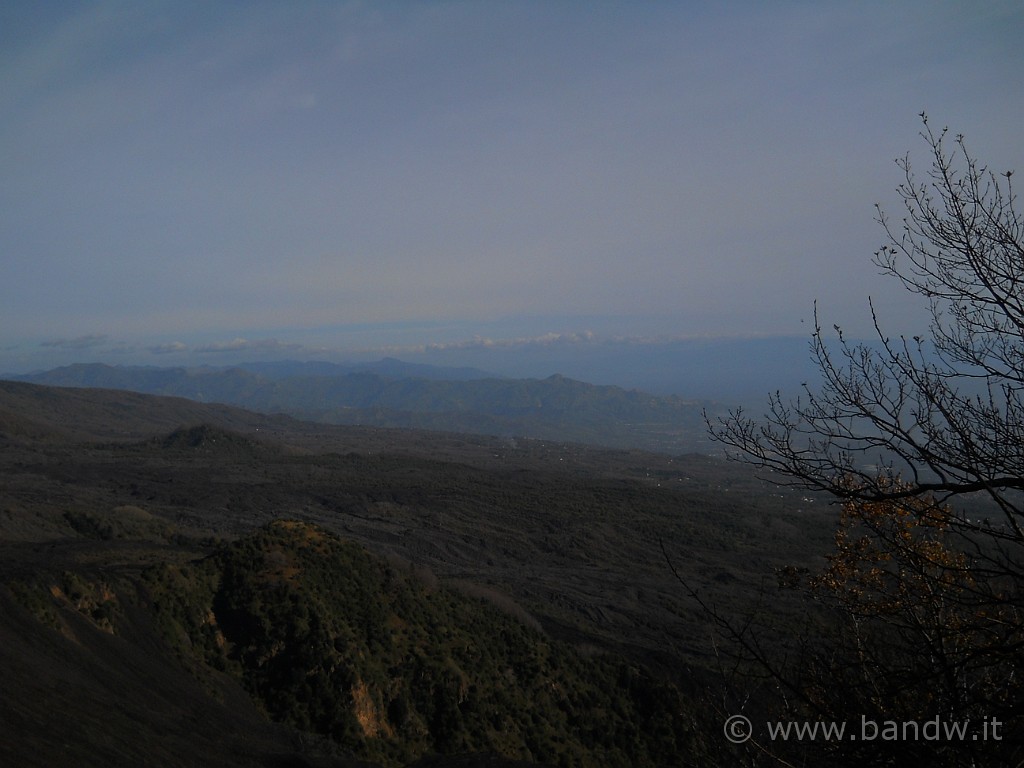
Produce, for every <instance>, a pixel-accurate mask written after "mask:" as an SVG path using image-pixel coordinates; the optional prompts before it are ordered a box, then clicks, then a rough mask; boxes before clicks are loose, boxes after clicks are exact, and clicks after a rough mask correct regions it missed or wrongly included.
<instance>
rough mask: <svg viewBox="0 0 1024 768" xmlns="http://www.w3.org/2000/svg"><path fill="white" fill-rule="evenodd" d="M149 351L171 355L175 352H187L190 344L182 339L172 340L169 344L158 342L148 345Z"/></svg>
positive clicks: (155, 353)
mask: <svg viewBox="0 0 1024 768" xmlns="http://www.w3.org/2000/svg"><path fill="white" fill-rule="evenodd" d="M146 350H147V351H148V352H152V353H153V354H154V355H169V354H173V353H175V352H187V351H188V344H184V343H182V342H180V341H172V342H170V343H169V344H156V345H154V346H152V347H146Z"/></svg>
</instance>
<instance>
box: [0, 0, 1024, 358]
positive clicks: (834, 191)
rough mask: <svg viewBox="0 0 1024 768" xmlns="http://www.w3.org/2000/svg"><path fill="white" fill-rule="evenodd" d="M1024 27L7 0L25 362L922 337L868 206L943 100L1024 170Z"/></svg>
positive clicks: (931, 12) (1, 57)
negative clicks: (817, 331)
mask: <svg viewBox="0 0 1024 768" xmlns="http://www.w3.org/2000/svg"><path fill="white" fill-rule="evenodd" d="M1022 40H1024V5H1022V4H1021V3H1020V2H1018V1H1017V0H1008V1H1007V2H984V1H980V0H971V1H970V2H903V1H900V2H893V0H884V1H882V2H843V3H839V2H770V3H768V2H745V3H744V2H736V3H697V2H674V3H669V2H645V3H632V2H630V3H626V2H622V3H612V2H548V1H544V2H500V3H499V2H417V3H413V2H315V3H314V2H182V0H172V1H171V2H139V1H138V0H125V1H124V2H89V3H84V2H83V3H78V2H52V3H37V2H19V1H18V0H7V2H4V3H3V4H2V5H0V371H4V370H6V371H19V370H26V369H28V368H32V367H42V366H46V365H49V364H56V363H58V362H68V361H71V360H100V359H102V360H107V361H111V362H117V361H123V362H144V363H146V362H148V363H154V364H171V363H178V362H182V361H186V360H189V361H195V360H199V359H211V360H212V359H214V357H217V358H218V359H224V358H226V357H227V356H229V355H230V354H236V355H239V356H242V357H244V358H247V359H255V358H258V357H270V356H273V355H286V356H301V355H303V354H310V355H313V356H319V357H330V356H332V355H333V356H335V357H338V356H341V357H344V356H345V355H346V354H348V353H350V352H352V351H354V350H360V349H366V348H371V349H377V348H378V347H384V346H385V345H390V346H391V347H392V349H399V350H400V349H403V348H405V346H406V345H416V344H429V343H455V344H458V343H466V342H467V341H470V340H472V339H474V338H478V337H479V338H487V339H493V340H496V341H499V342H502V343H506V342H507V340H509V339H528V338H532V337H541V336H544V335H545V334H577V335H575V336H569V338H572V339H586V338H590V336H589V335H588V333H589V334H593V335H594V337H598V338H606V337H611V336H644V337H662V336H664V337H669V336H691V335H696V336H699V335H747V334H804V333H807V332H808V322H809V320H810V317H811V311H812V303H813V302H814V300H816V299H817V300H818V303H819V307H820V308H821V310H822V314H823V316H824V317H825V319H826V320H827V321H828V322H829V323H830V324H831V323H832V322H839V323H841V324H843V325H844V326H845V327H847V328H849V329H850V330H851V331H853V332H854V333H860V332H864V331H865V330H866V328H867V326H866V323H865V320H866V318H867V304H866V302H867V298H868V296H869V295H871V296H875V297H877V298H878V299H879V301H880V308H881V311H882V316H883V319H886V320H889V321H890V323H892V324H893V325H899V324H903V325H906V326H908V327H910V326H912V325H913V316H912V314H910V313H909V310H908V309H907V306H906V303H905V302H904V301H903V297H902V294H901V293H900V291H899V289H898V288H897V287H896V286H893V285H890V284H889V283H888V282H886V281H885V280H884V279H882V278H880V277H879V276H878V275H877V274H876V269H875V268H874V267H873V266H872V265H871V263H870V255H871V253H872V251H873V250H874V249H875V247H877V246H878V245H879V244H880V242H881V235H880V231H879V229H878V227H877V225H876V224H875V223H874V221H873V218H872V217H873V214H874V211H873V207H872V206H873V204H874V203H875V202H881V203H883V204H885V205H886V206H887V207H888V208H890V209H893V210H894V212H895V207H896V206H895V204H896V200H895V195H894V192H893V190H894V188H895V186H896V185H897V184H898V183H899V181H900V175H899V171H898V169H897V168H896V166H895V165H894V163H893V159H894V158H895V157H896V156H898V155H902V154H903V153H905V152H907V151H910V152H911V155H912V157H917V158H919V162H920V165H921V167H922V170H923V169H924V167H925V164H926V162H927V157H926V155H925V154H924V149H925V147H924V145H923V143H922V142H921V140H920V139H919V138H918V136H917V132H918V130H919V128H920V125H919V122H918V118H917V113H918V112H920V111H921V110H927V111H928V112H929V113H930V115H931V117H932V121H933V123H936V124H948V125H949V126H950V127H951V128H952V129H953V130H954V131H957V132H963V133H965V134H966V135H967V138H968V141H969V143H970V145H971V147H972V148H973V149H974V151H975V153H976V154H977V155H979V156H980V157H981V158H982V159H983V160H986V161H988V162H989V163H991V164H992V165H993V166H995V167H996V168H997V169H999V170H1004V169H1007V168H1016V169H1019V170H1024V143H1022V140H1021V139H1022V136H1024V133H1022V128H1024V45H1022V44H1021V42H1022ZM581 343H583V342H581ZM204 354H206V355H207V356H208V357H207V358H204V357H203V355H204Z"/></svg>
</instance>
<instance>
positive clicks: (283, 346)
mask: <svg viewBox="0 0 1024 768" xmlns="http://www.w3.org/2000/svg"><path fill="white" fill-rule="evenodd" d="M301 349H303V346H302V345H301V344H295V343H291V342H285V341H278V340H277V339H257V340H255V341H250V340H249V339H241V338H236V339H232V340H231V341H219V342H214V343H212V344H207V345H205V346H202V347H196V352H198V353H200V354H219V353H223V352H295V351H298V350H301Z"/></svg>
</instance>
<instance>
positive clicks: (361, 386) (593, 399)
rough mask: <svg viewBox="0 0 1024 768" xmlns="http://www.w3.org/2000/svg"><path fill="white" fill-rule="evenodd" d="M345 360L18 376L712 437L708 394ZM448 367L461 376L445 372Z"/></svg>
mask: <svg viewBox="0 0 1024 768" xmlns="http://www.w3.org/2000/svg"><path fill="white" fill-rule="evenodd" d="M345 370H346V369H344V368H341V367H338V366H333V367H332V366H330V365H329V364H320V365H318V364H312V363H309V364H305V365H300V364H291V365H283V364H264V365H259V364H250V365H249V366H247V367H245V368H229V369H212V368H195V369H190V368H143V367H118V366H108V365H100V364H79V365H72V366H68V367H66V368H57V369H54V370H52V371H47V372H44V373H38V374H33V375H31V376H21V377H18V379H19V380H22V381H29V382H32V383H37V384H47V385H51V386H61V387H95V388H107V389H123V390H130V391H135V392H143V393H147V394H158V395H173V396H177V397H185V398H188V399H191V400H197V401H200V402H218V403H226V404H229V405H235V406H239V407H243V408H247V409H250V410H255V411H262V412H266V413H276V412H280V413H287V414H291V415H293V416H296V417H299V418H302V419H306V420H312V421H319V422H324V423H330V424H362V425H368V426H378V427H397V428H403V429H430V430H442V431H449V432H462V433H474V434H487V435H499V436H508V437H532V438H539V439H546V440H561V441H570V442H582V443H590V444H595V445H607V446H613V447H620V448H643V449H646V450H658V451H664V452H669V453H682V452H689V451H696V450H701V449H705V450H706V449H707V447H708V442H707V440H706V438H705V430H704V422H703V418H702V407H701V404H700V403H697V402H694V401H688V400H684V399H682V398H679V397H674V396H668V397H657V396H654V395H649V394H645V393H643V392H639V391H636V390H625V389H621V388H619V387H612V386H595V385H592V384H586V383H584V382H580V381H574V380H572V379H567V378H565V377H563V376H557V375H556V376H551V377H549V378H546V379H500V378H478V377H474V374H473V372H472V371H471V370H467V369H436V370H435V369H431V368H430V367H429V366H415V365H407V364H401V363H399V361H387V360H385V361H382V362H381V363H380V364H378V365H377V366H373V367H371V368H370V369H368V370H360V371H349V372H338V371H345ZM430 371H433V374H432V375H430V376H429V377H428V372H430ZM310 372H312V373H310ZM442 375H450V376H454V377H456V378H450V379H440V378H438V377H439V376H442Z"/></svg>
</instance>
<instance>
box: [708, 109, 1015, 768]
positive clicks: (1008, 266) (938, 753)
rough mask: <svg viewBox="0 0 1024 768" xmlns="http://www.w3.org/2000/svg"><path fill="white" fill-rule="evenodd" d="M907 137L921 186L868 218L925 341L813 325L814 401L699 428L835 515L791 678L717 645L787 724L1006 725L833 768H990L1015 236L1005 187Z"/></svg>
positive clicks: (796, 583)
mask: <svg viewBox="0 0 1024 768" xmlns="http://www.w3.org/2000/svg"><path fill="white" fill-rule="evenodd" d="M921 118H922V122H923V130H922V132H921V136H922V138H923V139H924V140H925V142H926V143H927V146H928V150H929V154H930V167H929V168H928V171H927V172H926V174H925V175H924V177H923V178H919V177H918V176H917V175H916V174H915V172H914V170H913V169H912V167H911V163H910V159H909V156H906V157H904V158H902V159H900V160H898V161H897V163H898V165H899V167H900V168H901V170H902V172H903V175H904V181H903V183H902V184H900V186H899V187H898V191H899V194H900V197H901V199H902V202H903V206H904V215H903V216H902V217H899V218H898V219H893V218H890V217H889V216H888V215H887V214H885V213H884V212H883V211H882V210H881V209H880V208H879V209H878V216H877V221H878V223H879V224H880V225H881V227H882V228H883V230H884V232H885V235H886V242H885V244H884V245H883V246H882V247H881V248H880V249H879V250H878V251H876V253H875V255H874V263H875V264H876V265H877V266H878V267H880V268H881V270H882V271H883V273H886V274H888V275H890V276H892V277H895V278H896V279H898V280H900V281H901V283H902V284H903V286H904V287H905V288H906V289H907V290H908V291H909V292H910V293H912V294H915V295H917V296H919V297H922V298H923V299H924V300H925V301H927V303H928V306H929V308H930V318H931V319H930V324H929V329H928V333H927V334H926V335H924V336H914V337H911V338H907V337H905V336H900V337H898V338H891V337H890V336H888V335H887V334H886V333H885V332H884V331H883V329H882V327H881V324H880V322H879V320H878V317H877V315H876V313H875V309H874V307H873V306H872V307H871V314H872V319H873V322H874V327H875V330H876V332H877V339H876V340H874V341H873V342H871V343H855V342H852V341H849V340H848V339H847V338H846V337H845V336H844V335H843V333H842V331H841V329H839V328H835V330H836V333H837V338H836V339H835V340H834V341H832V340H828V339H827V338H826V336H825V334H824V333H823V331H822V328H821V325H820V323H819V320H818V313H817V309H815V330H814V334H813V336H812V340H811V350H812V355H813V359H814V361H815V362H816V364H817V366H818V368H819V370H820V372H821V376H822V379H821V384H820V386H819V387H818V388H812V387H810V386H806V387H805V389H804V392H803V393H802V394H801V395H800V396H799V397H797V398H795V399H793V400H785V399H783V397H782V396H781V395H779V394H776V395H774V396H772V397H771V398H770V400H769V407H768V413H767V414H765V417H764V419H763V420H756V419H753V418H750V417H749V416H748V415H747V414H745V413H744V412H743V411H742V410H737V411H733V412H731V413H730V414H729V415H728V416H726V417H723V418H720V419H718V420H716V421H714V422H712V421H710V420H709V424H708V426H709V430H710V432H711V435H712V436H713V437H714V438H715V439H716V440H718V441H720V442H721V443H723V444H724V445H725V446H726V449H727V452H728V453H729V455H730V456H731V457H733V458H738V459H740V460H743V461H746V462H750V463H753V464H754V465H756V466H759V467H763V468H769V469H771V470H773V472H774V473H775V478H776V479H778V478H782V482H784V483H789V484H795V485H798V486H802V487H806V488H811V489H817V490H822V491H826V492H827V493H829V494H831V495H832V496H833V497H835V498H836V499H838V500H841V502H842V516H841V520H840V525H839V530H838V532H837V534H836V548H835V550H834V552H833V553H832V554H831V555H830V556H829V559H828V564H827V566H826V567H825V568H824V570H823V571H822V572H820V573H816V574H811V573H798V572H789V573H787V574H783V576H784V581H786V582H787V584H788V585H789V586H792V587H796V588H799V589H803V590H805V591H806V594H807V596H808V598H809V599H810V600H812V601H813V603H814V604H815V605H818V606H821V607H823V608H825V609H826V610H827V611H828V612H829V615H830V616H831V617H832V620H831V621H830V622H829V623H828V624H827V629H826V630H824V631H823V633H822V634H821V635H820V636H819V637H818V638H806V637H802V638H800V639H799V641H798V643H797V644H798V645H799V648H800V657H799V664H788V665H787V663H786V662H782V661H779V660H778V659H776V658H772V657H770V656H767V655H765V654H764V653H762V652H761V647H762V646H760V645H758V644H756V643H754V642H753V641H751V639H750V638H749V636H745V635H744V634H743V633H742V632H738V631H731V630H730V631H731V634H732V636H733V639H735V640H737V641H738V642H739V644H740V645H741V646H742V647H744V648H746V649H747V650H748V651H756V653H752V654H750V655H752V656H753V657H755V658H756V660H757V661H758V662H759V663H760V664H761V665H762V666H771V667H772V676H771V679H772V680H774V681H776V683H777V685H778V688H779V690H782V691H785V692H786V693H787V698H786V701H787V702H788V706H789V708H790V709H791V710H793V711H797V710H799V711H803V712H804V713H805V714H810V715H815V716H818V717H828V718H832V719H840V720H851V721H852V720H854V719H855V718H861V717H866V718H871V719H874V720H876V721H877V720H878V719H879V718H881V719H890V720H898V721H900V722H904V721H908V720H917V721H919V722H922V723H923V722H925V720H927V719H928V718H932V717H940V718H943V719H944V720H948V721H954V720H958V721H967V720H970V721H971V722H973V723H974V724H975V726H978V727H980V726H982V725H984V724H985V723H990V722H991V718H996V719H997V720H998V721H999V722H1000V724H1001V725H1002V730H1000V732H999V735H1000V736H1001V739H1000V740H998V742H997V741H996V740H994V739H992V738H990V734H987V733H986V734H984V736H986V737H987V738H982V735H978V736H977V738H975V734H976V733H978V734H980V732H972V733H971V735H969V736H967V738H966V739H937V740H934V741H930V740H921V739H916V740H913V739H911V740H908V739H893V740H888V741H885V742H884V743H883V742H882V741H878V740H869V741H862V742H861V743H859V744H856V745H854V744H851V743H849V742H846V743H842V744H833V745H832V750H833V752H834V753H835V754H834V755H833V760H835V759H836V758H837V757H843V756H846V757H849V758H850V759H851V760H855V761H862V760H864V759H865V755H868V756H869V757H870V761H871V762H873V763H874V764H884V761H892V760H897V761H899V760H902V761H907V760H920V759H925V758H927V759H928V760H929V761H932V763H933V764H936V765H974V764H983V763H985V764H1004V761H1005V762H1006V763H1008V762H1009V760H1010V758H1009V757H1008V756H1009V755H1013V756H1014V759H1015V760H1020V757H1021V751H1022V745H1021V741H1020V738H1021V723H1022V708H1024V685H1022V682H1021V680H1020V674H1021V668H1022V666H1024V594H1022V587H1024V570H1022V569H1024V518H1022V516H1024V228H1022V224H1021V220H1020V217H1019V215H1018V213H1017V211H1016V207H1015V202H1016V200H1015V196H1014V192H1013V185H1012V172H1006V173H1003V174H996V173H993V172H990V171H989V170H988V169H987V168H986V167H984V166H983V165H981V164H979V162H978V161H977V160H976V159H975V158H974V157H973V156H972V155H971V153H970V152H969V151H968V149H967V146H966V143H965V141H964V138H963V137H962V136H959V135H958V136H956V137H954V138H953V139H952V146H950V137H949V134H948V131H947V130H945V129H944V130H942V131H938V132H936V131H935V130H933V129H932V128H931V127H930V125H929V123H928V119H927V116H926V115H924V114H922V115H921ZM986 718H989V720H986ZM822 748H824V747H822ZM883 753H884V754H883ZM993 759H994V760H995V761H996V762H993ZM978 760H981V762H980V763H979V762H977V761H978Z"/></svg>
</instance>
